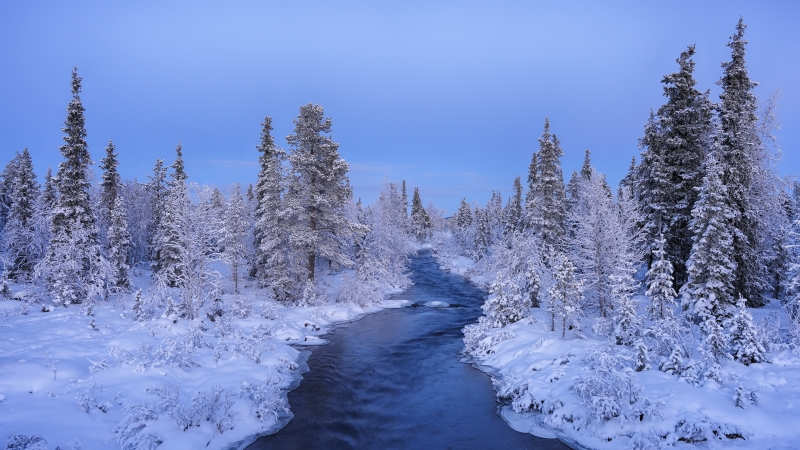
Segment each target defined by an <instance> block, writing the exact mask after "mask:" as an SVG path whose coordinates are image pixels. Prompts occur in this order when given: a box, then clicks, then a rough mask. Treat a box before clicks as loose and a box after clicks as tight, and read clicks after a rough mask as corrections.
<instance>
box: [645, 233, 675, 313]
mask: <svg viewBox="0 0 800 450" xmlns="http://www.w3.org/2000/svg"><path fill="white" fill-rule="evenodd" d="M666 242H667V240H666V239H664V236H663V235H659V237H658V239H657V240H656V243H655V249H654V250H653V263H652V264H651V265H650V270H648V271H647V292H646V295H647V297H648V298H650V305H649V306H648V307H647V313H648V314H649V316H650V318H651V319H652V320H658V319H665V318H667V317H671V316H672V307H673V305H675V298H676V297H677V296H678V294H677V293H676V292H675V289H673V288H672V264H671V263H670V262H669V260H668V259H667V258H666V252H665V251H664V247H665V245H666Z"/></svg>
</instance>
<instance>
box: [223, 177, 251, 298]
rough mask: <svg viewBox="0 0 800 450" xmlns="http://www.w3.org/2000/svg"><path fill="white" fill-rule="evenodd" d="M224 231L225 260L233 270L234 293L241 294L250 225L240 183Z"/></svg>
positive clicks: (231, 202)
mask: <svg viewBox="0 0 800 450" xmlns="http://www.w3.org/2000/svg"><path fill="white" fill-rule="evenodd" d="M224 217H225V220H224V225H225V226H224V231H223V236H222V242H221V243H222V246H223V248H224V251H223V258H224V260H225V262H227V263H228V266H230V268H231V281H233V293H234V294H238V293H239V275H240V274H239V272H241V269H242V267H243V265H244V263H245V256H246V255H247V244H246V241H247V238H248V234H249V233H248V231H249V224H248V222H247V217H246V211H245V204H244V199H243V198H242V193H241V191H240V190H239V183H236V187H235V188H234V191H233V195H231V199H230V202H229V204H228V208H227V213H226V214H225V216H224Z"/></svg>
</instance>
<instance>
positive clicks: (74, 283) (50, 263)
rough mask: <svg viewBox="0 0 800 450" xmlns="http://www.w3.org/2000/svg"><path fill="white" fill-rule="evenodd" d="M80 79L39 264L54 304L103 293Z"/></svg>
mask: <svg viewBox="0 0 800 450" xmlns="http://www.w3.org/2000/svg"><path fill="white" fill-rule="evenodd" d="M80 92H81V78H80V77H78V71H77V69H73V71H72V100H71V101H70V102H69V105H68V106H67V119H66V122H65V124H64V128H62V131H63V132H64V133H65V136H64V137H63V139H64V145H62V146H61V147H59V150H60V151H61V154H62V155H63V156H64V161H63V162H62V163H61V164H59V166H58V176H57V180H58V191H59V196H58V200H57V204H56V207H55V208H54V210H53V214H52V224H51V227H50V234H51V241H50V247H49V248H48V251H47V255H46V257H45V259H44V260H43V261H42V263H41V264H40V266H41V268H42V270H41V273H43V274H44V275H45V277H46V280H47V283H48V285H49V288H50V293H51V294H52V295H53V300H54V302H55V303H56V304H60V305H64V306H66V305H68V304H70V303H83V302H88V303H89V308H88V309H87V312H91V304H92V302H93V301H94V300H95V299H96V298H97V296H99V295H100V294H101V293H102V292H103V289H104V287H105V286H104V284H105V283H104V279H105V278H106V275H107V272H108V267H107V263H106V261H105V259H104V258H103V256H102V253H101V251H100V245H99V242H98V233H97V224H96V222H95V216H94V214H93V213H92V210H91V203H90V199H89V188H90V180H89V178H88V167H89V165H91V164H92V160H91V159H90V157H89V149H88V145H87V144H86V128H85V119H84V115H83V114H84V111H85V109H84V107H83V104H82V103H81V99H80Z"/></svg>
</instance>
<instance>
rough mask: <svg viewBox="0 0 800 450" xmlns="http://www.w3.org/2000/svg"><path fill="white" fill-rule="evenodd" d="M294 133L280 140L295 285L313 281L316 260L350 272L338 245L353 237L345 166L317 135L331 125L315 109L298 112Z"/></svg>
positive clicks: (327, 141)
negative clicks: (285, 151)
mask: <svg viewBox="0 0 800 450" xmlns="http://www.w3.org/2000/svg"><path fill="white" fill-rule="evenodd" d="M294 125H295V129H294V133H292V134H290V135H289V136H287V137H286V141H287V142H288V143H289V145H290V146H291V147H292V149H293V150H292V152H291V154H290V155H289V162H290V164H291V174H290V176H289V189H288V191H287V193H286V196H285V206H286V211H287V217H288V219H287V222H286V223H287V228H288V235H289V246H290V248H291V251H292V254H293V255H294V257H295V258H294V261H293V262H292V264H291V266H292V270H293V271H294V272H295V274H297V275H299V277H300V278H301V279H307V280H309V281H313V280H314V274H315V271H316V265H317V260H318V259H319V258H322V259H325V260H327V261H328V262H329V263H331V267H333V266H332V264H336V265H337V266H343V267H350V266H352V264H353V262H352V261H351V259H350V257H349V255H348V254H347V252H346V251H345V248H344V242H345V241H346V240H347V239H349V238H351V237H352V236H353V234H354V233H356V232H358V231H359V227H358V225H357V224H355V223H353V222H352V221H351V220H350V219H349V218H348V217H347V215H346V214H345V207H346V205H347V204H348V203H349V202H350V200H351V199H352V196H353V193H352V190H351V188H350V181H349V179H348V178H347V171H348V165H347V163H346V162H345V161H344V159H342V158H341V156H339V144H338V143H336V142H334V141H333V139H331V137H330V136H326V135H324V134H323V133H330V132H331V119H330V118H325V117H324V113H323V109H322V107H321V106H319V105H313V104H311V103H309V104H308V105H304V106H301V107H300V115H299V116H297V118H296V119H294Z"/></svg>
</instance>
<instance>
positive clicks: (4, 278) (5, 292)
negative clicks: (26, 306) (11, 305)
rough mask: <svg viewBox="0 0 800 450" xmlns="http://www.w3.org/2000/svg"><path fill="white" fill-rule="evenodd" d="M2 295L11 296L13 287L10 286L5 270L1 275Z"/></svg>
mask: <svg viewBox="0 0 800 450" xmlns="http://www.w3.org/2000/svg"><path fill="white" fill-rule="evenodd" d="M0 297H2V298H6V299H10V298H11V288H10V287H9V286H8V277H7V275H6V272H5V271H4V272H3V274H2V275H0Z"/></svg>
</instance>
